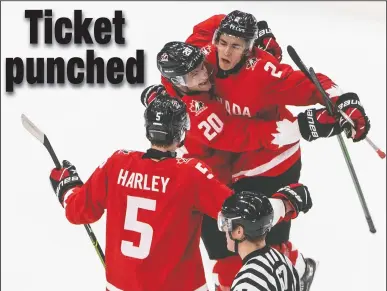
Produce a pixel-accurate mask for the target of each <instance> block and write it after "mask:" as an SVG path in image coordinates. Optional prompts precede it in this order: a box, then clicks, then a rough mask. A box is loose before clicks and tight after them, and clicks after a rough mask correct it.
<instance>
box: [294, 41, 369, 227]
mask: <svg viewBox="0 0 387 291" xmlns="http://www.w3.org/2000/svg"><path fill="white" fill-rule="evenodd" d="M287 50H288V53H289V56H290V57H291V58H292V60H293V61H294V63H295V64H296V65H297V67H299V69H300V70H301V71H302V72H303V73H304V74H305V76H307V77H308V78H309V79H310V80H311V82H312V83H313V84H314V85H315V86H316V88H317V89H318V90H319V92H320V93H321V94H322V95H323V96H324V101H325V102H326V107H327V109H328V111H329V113H331V112H333V104H332V102H331V100H330V98H329V96H328V95H327V93H326V92H325V90H324V89H323V87H322V86H321V84H320V82H319V80H318V79H317V76H316V74H315V72H314V70H313V68H310V70H308V69H307V67H306V65H305V64H304V63H303V62H302V60H301V58H300V57H299V55H298V54H297V52H296V51H295V49H294V48H293V47H291V46H288V48H287ZM331 115H333V114H331ZM337 139H338V141H339V144H340V148H341V151H342V153H343V155H344V159H345V162H346V164H347V167H348V170H349V172H350V175H351V178H352V181H353V183H354V185H355V189H356V192H357V194H358V197H359V200H360V203H361V206H362V208H363V212H364V216H365V218H366V220H367V223H368V227H369V230H370V232H371V233H376V229H375V225H374V222H373V220H372V218H371V214H370V212H369V210H368V207H367V203H366V201H365V199H364V194H363V191H362V189H361V187H360V183H359V180H358V178H357V175H356V172H355V168H354V167H353V165H352V161H351V158H350V156H349V152H348V150H347V147H346V145H345V142H344V139H343V137H342V135H341V134H339V135H337Z"/></svg>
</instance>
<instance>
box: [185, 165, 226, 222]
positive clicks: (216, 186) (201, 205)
mask: <svg viewBox="0 0 387 291" xmlns="http://www.w3.org/2000/svg"><path fill="white" fill-rule="evenodd" d="M188 165H190V166H191V169H190V171H189V172H190V173H189V175H190V176H191V177H192V181H194V186H193V187H194V188H195V189H196V195H197V196H196V199H195V205H194V207H195V209H197V210H199V211H200V212H202V213H204V214H206V215H208V216H211V217H212V218H215V219H217V217H218V213H219V211H220V210H221V208H222V205H223V202H224V200H226V198H227V197H229V196H230V195H231V194H232V193H233V191H232V190H231V189H230V188H228V187H227V186H226V185H224V184H222V183H221V182H219V181H218V180H217V179H216V178H215V177H214V174H213V173H212V171H211V170H210V167H208V166H207V165H206V164H205V163H204V162H203V161H200V160H197V159H192V160H190V161H189V163H188Z"/></svg>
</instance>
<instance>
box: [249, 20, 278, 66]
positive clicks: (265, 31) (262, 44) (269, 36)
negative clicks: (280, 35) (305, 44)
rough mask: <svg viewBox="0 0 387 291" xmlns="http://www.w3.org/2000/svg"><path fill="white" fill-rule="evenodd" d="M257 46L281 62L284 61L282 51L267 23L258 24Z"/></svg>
mask: <svg viewBox="0 0 387 291" xmlns="http://www.w3.org/2000/svg"><path fill="white" fill-rule="evenodd" d="M254 45H255V46H257V47H259V48H260V49H262V50H264V51H267V52H268V53H270V54H272V55H273V56H274V57H275V58H276V59H277V60H278V61H279V62H281V60H282V49H281V47H280V46H279V44H278V43H277V41H276V38H275V37H274V35H273V33H272V32H271V29H270V28H269V27H268V26H267V22H266V21H260V22H258V38H257V40H256V41H255V44H254Z"/></svg>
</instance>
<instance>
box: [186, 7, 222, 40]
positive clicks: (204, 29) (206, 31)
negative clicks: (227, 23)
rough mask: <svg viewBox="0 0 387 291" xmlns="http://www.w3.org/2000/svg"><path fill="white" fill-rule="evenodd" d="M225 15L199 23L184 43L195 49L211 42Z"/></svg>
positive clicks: (212, 17)
mask: <svg viewBox="0 0 387 291" xmlns="http://www.w3.org/2000/svg"><path fill="white" fill-rule="evenodd" d="M225 16H226V15H225V14H218V15H214V16H211V17H210V18H208V19H206V20H204V21H202V22H200V23H199V24H197V25H195V26H194V28H193V32H192V34H191V35H190V36H189V37H188V38H187V40H186V41H185V42H186V43H189V44H192V45H194V46H197V47H204V46H206V45H207V44H209V43H211V42H212V37H213V35H214V32H215V30H216V29H217V28H218V26H219V24H220V22H221V21H222V19H223V18H224V17H225Z"/></svg>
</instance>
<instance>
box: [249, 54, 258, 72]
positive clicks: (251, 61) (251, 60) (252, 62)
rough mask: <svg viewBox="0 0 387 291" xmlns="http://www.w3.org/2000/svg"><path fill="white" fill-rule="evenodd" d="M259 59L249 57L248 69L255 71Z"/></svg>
mask: <svg viewBox="0 0 387 291" xmlns="http://www.w3.org/2000/svg"><path fill="white" fill-rule="evenodd" d="M259 60H260V59H257V58H256V57H253V58H249V59H247V61H246V70H252V71H254V69H255V66H256V65H257V63H258V61H259Z"/></svg>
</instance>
